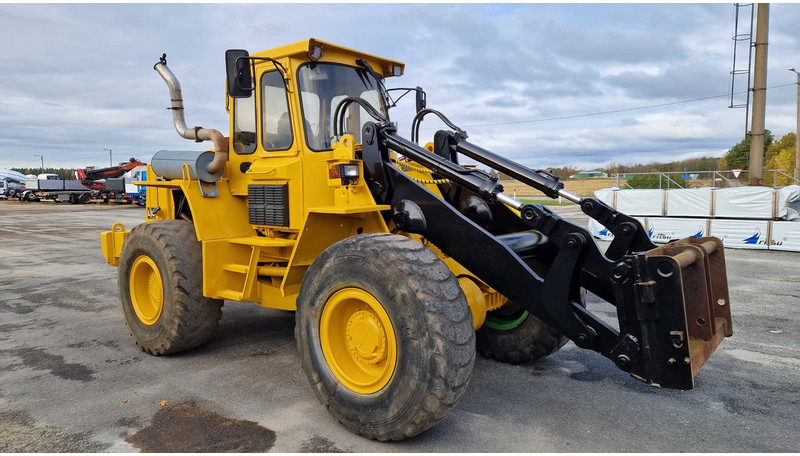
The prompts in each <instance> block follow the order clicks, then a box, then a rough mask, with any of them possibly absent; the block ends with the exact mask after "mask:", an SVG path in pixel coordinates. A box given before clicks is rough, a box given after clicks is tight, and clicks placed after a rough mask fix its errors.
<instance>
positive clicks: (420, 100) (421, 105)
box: [417, 86, 428, 112]
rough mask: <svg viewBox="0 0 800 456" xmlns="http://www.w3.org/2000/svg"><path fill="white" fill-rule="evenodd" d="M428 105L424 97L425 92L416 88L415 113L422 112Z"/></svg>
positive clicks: (420, 88) (418, 87)
mask: <svg viewBox="0 0 800 456" xmlns="http://www.w3.org/2000/svg"><path fill="white" fill-rule="evenodd" d="M427 104H428V98H427V95H425V91H424V90H422V87H420V86H417V112H420V111H422V110H423V109H425V107H426V106H427Z"/></svg>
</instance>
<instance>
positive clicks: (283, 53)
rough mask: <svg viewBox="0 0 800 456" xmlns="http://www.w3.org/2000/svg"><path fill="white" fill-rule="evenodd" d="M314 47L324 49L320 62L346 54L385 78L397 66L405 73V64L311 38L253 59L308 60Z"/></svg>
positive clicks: (262, 52)
mask: <svg viewBox="0 0 800 456" xmlns="http://www.w3.org/2000/svg"><path fill="white" fill-rule="evenodd" d="M314 46H321V47H322V52H323V54H322V58H321V59H320V61H322V62H324V61H326V60H327V59H326V58H325V57H326V54H327V53H333V54H340V55H341V54H344V55H350V56H352V57H353V64H355V60H356V59H364V60H366V61H367V62H369V64H370V65H372V67H373V68H375V70H376V71H377V70H378V69H379V68H380V73H381V74H382V75H383V76H384V77H390V76H393V72H392V68H393V67H395V66H400V74H403V72H404V71H405V66H406V65H405V64H404V63H403V62H399V61H397V60H391V59H387V58H384V57H379V56H377V55H372V54H368V53H366V52H361V51H357V50H355V49H350V48H347V47H344V46H339V45H337V44H333V43H328V42H325V41H322V40H318V39H316V38H309V39H307V40H303V41H298V42H296V43H292V44H286V45H284V46H279V47H276V48H272V49H268V50H266V51H261V52H257V53H254V54H252V56H253V57H270V58H273V59H282V58H284V57H298V56H300V57H302V58H304V59H308V53H309V52H310V51H311V49H312V48H313V47H314Z"/></svg>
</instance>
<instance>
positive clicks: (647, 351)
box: [611, 237, 733, 390]
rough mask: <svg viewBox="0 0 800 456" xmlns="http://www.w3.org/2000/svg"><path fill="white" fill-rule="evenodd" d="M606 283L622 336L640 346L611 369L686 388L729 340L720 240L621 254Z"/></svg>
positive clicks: (683, 242)
mask: <svg viewBox="0 0 800 456" xmlns="http://www.w3.org/2000/svg"><path fill="white" fill-rule="evenodd" d="M611 277H612V281H613V282H614V283H615V287H614V288H615V294H616V295H617V304H618V313H619V319H620V332H621V334H627V335H630V336H632V337H633V338H634V339H635V340H636V341H637V342H638V343H637V345H638V348H639V350H638V353H637V354H636V356H635V358H634V359H630V357H629V356H626V357H625V358H624V359H621V360H618V362H617V364H618V365H619V366H620V367H624V368H625V370H627V371H629V372H630V373H631V375H633V376H634V377H636V378H638V379H640V380H642V381H645V382H647V383H649V384H651V385H653V386H660V387H664V388H676V389H683V390H687V389H692V388H693V387H694V377H695V376H696V375H697V373H698V372H699V371H700V368H701V367H702V366H703V364H705V362H706V360H708V358H709V357H710V356H711V354H712V353H713V352H714V350H715V349H716V348H717V347H718V346H719V344H720V343H721V342H722V340H723V339H724V338H725V337H728V336H731V335H732V334H733V328H732V326H731V312H730V299H729V296H728V280H727V274H726V271H725V252H724V249H723V246H722V241H720V240H719V239H717V238H713V237H705V238H686V239H683V240H680V241H677V242H674V243H671V244H667V245H664V246H661V247H657V248H655V249H652V250H650V251H648V252H645V253H644V254H638V255H627V256H625V257H624V258H623V259H622V260H621V261H620V262H618V263H617V264H616V265H615V266H614V267H613V268H612V270H611ZM612 359H614V358H613V357H612ZM620 361H622V363H620ZM620 364H625V366H623V365H620Z"/></svg>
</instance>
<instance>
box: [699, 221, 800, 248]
mask: <svg viewBox="0 0 800 456" xmlns="http://www.w3.org/2000/svg"><path fill="white" fill-rule="evenodd" d="M769 223H770V221H769V220H722V219H712V220H711V228H710V233H709V235H711V236H715V237H718V238H720V239H721V240H722V243H723V244H724V245H725V247H730V248H734V249H766V248H767V243H768V239H767V234H768V230H767V226H768V225H769ZM787 223H791V222H787Z"/></svg>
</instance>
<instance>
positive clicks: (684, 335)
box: [362, 122, 731, 389]
mask: <svg viewBox="0 0 800 456" xmlns="http://www.w3.org/2000/svg"><path fill="white" fill-rule="evenodd" d="M453 139H456V141H453V142H452V144H451V145H452V147H454V148H455V151H456V152H457V153H461V154H464V155H466V156H469V157H471V158H473V159H475V160H476V161H479V162H481V163H484V164H486V165H487V166H490V167H491V168H493V169H496V170H498V171H502V172H504V173H506V174H508V175H511V176H513V177H515V178H517V179H518V180H520V181H522V182H524V183H526V184H528V185H531V186H532V187H534V188H537V189H539V190H542V191H543V192H544V193H545V194H547V195H548V196H551V197H555V196H562V197H566V198H567V199H570V200H572V201H574V202H576V203H579V204H580V206H581V209H582V210H583V211H584V213H586V214H587V215H589V216H591V217H593V218H595V219H596V220H598V221H599V222H600V223H602V224H604V225H605V226H606V227H607V228H609V230H610V231H611V232H612V233H614V234H615V241H614V243H612V245H611V247H610V248H609V250H608V251H607V252H606V253H605V254H604V253H603V252H602V251H601V250H600V249H599V247H598V246H597V244H596V243H595V242H594V240H593V239H592V236H591V234H590V233H589V232H588V230H586V229H585V228H583V227H580V226H577V225H574V224H572V223H570V222H568V221H566V220H564V219H562V218H561V217H559V216H558V215H556V214H554V213H553V212H551V211H550V210H548V209H547V208H546V207H544V206H542V205H538V204H523V203H521V202H519V201H517V200H516V199H514V198H511V197H509V196H507V195H505V194H503V193H502V186H501V185H500V184H499V183H498V182H497V181H496V180H495V179H493V178H491V176H489V175H487V174H485V173H483V172H481V171H479V170H475V169H465V168H462V167H461V166H459V165H457V164H456V163H453V162H452V161H450V160H447V159H445V158H443V157H442V156H441V155H439V154H436V153H431V152H429V151H427V150H425V149H423V148H421V147H419V146H418V145H416V144H414V143H413V142H411V141H408V140H406V139H405V138H402V137H400V136H398V135H397V134H396V131H395V128H394V127H393V126H391V125H390V124H388V123H373V122H367V123H366V124H365V125H364V127H363V130H362V143H363V151H362V159H363V161H364V168H365V178H366V179H367V182H368V183H369V186H370V189H371V191H372V193H373V196H374V197H375V199H376V202H378V204H390V205H392V208H393V209H392V210H391V211H387V214H386V216H387V217H391V218H392V220H393V221H394V223H395V225H396V226H397V227H398V229H400V230H402V231H405V232H409V233H415V234H420V235H422V236H424V237H425V238H426V239H428V240H430V241H431V242H433V244H435V245H436V246H437V247H438V248H440V249H441V250H442V251H443V252H444V253H445V254H447V255H449V256H451V257H452V258H453V259H455V260H456V261H458V262H459V263H460V264H462V265H463V266H464V267H466V268H467V269H469V270H470V271H471V272H473V273H474V274H476V275H477V276H478V277H480V278H481V280H483V281H484V282H486V283H487V284H489V286H491V287H492V288H494V289H495V290H497V291H498V292H500V293H501V294H503V295H504V296H506V297H507V298H508V299H510V300H511V301H513V302H515V303H517V304H519V305H521V306H522V307H524V308H525V309H526V310H528V311H529V312H530V313H532V314H533V315H535V316H536V317H538V318H540V319H541V320H543V321H545V322H546V323H547V324H549V325H551V326H552V327H553V328H555V329H556V330H557V331H559V332H560V333H562V334H564V335H565V336H567V337H569V338H570V339H571V340H573V341H574V342H575V344H576V345H578V346H579V347H582V348H586V349H591V350H594V351H597V352H599V353H601V354H602V355H604V356H606V357H607V358H609V359H611V360H612V361H614V363H615V364H616V365H617V367H619V368H620V369H622V370H624V371H627V372H630V373H631V375H633V376H634V377H636V378H638V379H640V380H643V381H645V382H648V383H650V384H653V385H658V386H662V387H668V388H679V389H691V388H692V387H693V386H694V380H693V379H694V376H695V375H696V373H697V371H698V370H699V369H700V366H702V364H703V363H704V362H705V361H706V359H708V357H709V356H710V355H711V352H713V350H714V349H715V348H716V346H717V345H719V343H720V342H721V340H722V339H723V338H724V337H725V336H728V335H730V334H731V324H730V312H729V302H728V295H727V279H726V278H725V267H724V256H723V255H724V253H723V249H722V245H721V242H720V241H719V240H718V239H716V238H701V239H693V240H689V239H687V240H683V241H680V242H678V243H676V244H674V245H672V246H671V247H669V248H665V247H662V248H656V246H655V245H653V244H652V243H651V242H650V240H649V239H648V238H647V235H646V234H645V231H644V228H643V227H642V226H641V224H639V222H638V221H636V220H635V219H633V218H632V217H629V216H627V215H625V214H622V213H619V212H618V211H615V210H614V209H612V208H610V207H609V206H608V205H606V204H604V203H602V202H601V201H599V200H597V199H594V198H581V197H578V196H577V195H573V194H571V193H569V192H566V191H565V190H564V189H563V185H562V184H561V182H559V181H558V180H557V178H555V176H552V175H549V174H547V173H545V172H541V171H539V172H537V171H533V170H530V169H528V168H526V167H523V166H522V165H519V164H517V163H514V162H512V161H510V160H507V159H505V158H503V157H500V156H498V155H496V154H494V153H492V152H489V151H487V150H485V149H482V148H480V147H478V146H475V145H473V144H470V143H468V142H466V141H464V140H463V139H462V140H460V141H458V140H457V139H458V138H453ZM390 151H395V152H397V153H399V154H402V155H404V156H405V157H407V158H409V159H411V160H413V161H414V162H416V163H419V164H420V165H422V166H425V167H427V168H429V169H431V170H432V171H433V172H434V173H435V175H436V176H437V177H440V178H445V179H448V180H450V181H451V182H452V183H453V184H454V185H457V186H460V187H462V188H464V189H466V190H467V191H469V192H472V193H474V194H476V195H479V196H480V198H482V199H483V200H484V201H485V202H486V203H487V204H489V205H495V206H496V205H498V204H503V205H507V206H509V207H511V208H513V209H515V210H517V211H519V213H520V218H521V220H522V222H523V223H524V225H526V226H528V227H529V229H533V230H537V231H539V232H541V233H542V234H544V235H546V236H547V237H548V238H549V240H550V242H551V243H552V244H553V245H554V246H555V247H556V248H557V253H556V254H555V256H554V258H553V261H552V264H551V265H550V267H549V269H548V272H547V274H546V276H545V277H540V276H539V275H537V274H536V273H535V272H534V271H533V270H532V269H531V268H530V267H529V266H528V265H527V264H526V262H525V261H524V260H523V259H522V258H521V257H520V256H519V255H517V254H516V253H515V252H514V251H513V250H512V249H511V248H510V247H509V246H507V245H506V244H505V243H504V242H502V241H501V240H500V239H499V238H498V237H497V236H495V235H493V234H492V233H490V232H489V231H487V230H486V229H485V228H484V227H482V226H480V225H479V224H478V223H476V222H475V221H473V220H471V219H470V218H468V217H467V216H465V215H464V214H462V213H461V212H459V211H458V210H457V209H456V208H455V207H454V206H453V205H451V204H449V203H448V202H446V201H445V200H443V199H442V198H440V197H439V196H437V195H435V194H433V193H432V192H430V191H429V190H428V189H426V188H425V187H424V186H422V185H420V184H419V183H417V182H415V181H414V180H413V179H411V178H410V177H408V176H407V175H406V174H405V173H403V172H402V171H400V170H399V169H398V168H396V167H394V166H393V165H392V163H391V159H390V154H389V152H390ZM465 246H469V247H468V248H465ZM580 287H584V288H586V289H587V290H589V291H591V292H593V293H595V294H596V295H597V296H599V297H601V298H602V299H605V300H606V301H608V302H610V303H612V304H613V305H615V306H616V307H617V314H618V323H619V330H617V329H615V328H614V327H612V326H611V325H609V324H608V323H606V322H604V321H603V320H601V319H600V318H598V317H597V316H596V315H594V314H593V313H591V312H590V311H589V310H587V309H586V308H584V307H583V306H582V305H581V304H580V303H578V302H577V301H576V300H575V299H574V297H575V296H578V292H577V291H578V290H579V289H580Z"/></svg>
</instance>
